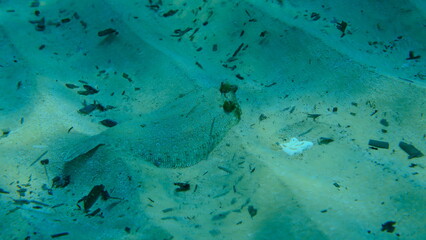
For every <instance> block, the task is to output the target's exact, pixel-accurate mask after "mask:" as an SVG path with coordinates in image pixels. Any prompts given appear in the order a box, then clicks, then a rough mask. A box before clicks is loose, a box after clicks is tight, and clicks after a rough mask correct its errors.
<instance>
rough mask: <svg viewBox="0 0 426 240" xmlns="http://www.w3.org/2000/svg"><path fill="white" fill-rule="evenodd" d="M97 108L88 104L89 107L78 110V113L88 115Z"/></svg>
mask: <svg viewBox="0 0 426 240" xmlns="http://www.w3.org/2000/svg"><path fill="white" fill-rule="evenodd" d="M97 107H98V105H97V104H89V105H87V106H85V107H84V108H82V109H80V110H78V112H79V113H81V114H89V113H91V112H93V111H94V110H95V109H96V108H97Z"/></svg>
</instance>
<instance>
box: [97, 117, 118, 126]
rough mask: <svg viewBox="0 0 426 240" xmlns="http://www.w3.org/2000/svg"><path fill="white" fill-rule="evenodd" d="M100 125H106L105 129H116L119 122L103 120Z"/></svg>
mask: <svg viewBox="0 0 426 240" xmlns="http://www.w3.org/2000/svg"><path fill="white" fill-rule="evenodd" d="M100 123H101V124H102V125H104V126H105V127H114V126H115V125H117V122H116V121H113V120H111V119H105V120H102V121H100Z"/></svg>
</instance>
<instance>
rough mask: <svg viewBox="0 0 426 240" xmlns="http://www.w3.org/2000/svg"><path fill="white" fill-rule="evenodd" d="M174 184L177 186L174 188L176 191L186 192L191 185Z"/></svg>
mask: <svg viewBox="0 0 426 240" xmlns="http://www.w3.org/2000/svg"><path fill="white" fill-rule="evenodd" d="M174 185H175V186H178V188H176V189H175V191H176V192H186V191H188V190H190V189H191V185H190V184H189V183H180V182H177V183H174Z"/></svg>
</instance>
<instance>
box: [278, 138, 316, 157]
mask: <svg viewBox="0 0 426 240" xmlns="http://www.w3.org/2000/svg"><path fill="white" fill-rule="evenodd" d="M313 145H314V144H313V143H312V142H308V141H299V140H297V138H292V139H291V140H290V142H287V143H280V146H281V148H282V149H283V151H284V152H285V153H287V154H288V155H290V156H293V155H295V154H299V153H302V152H303V151H305V150H306V149H309V148H310V147H312V146H313Z"/></svg>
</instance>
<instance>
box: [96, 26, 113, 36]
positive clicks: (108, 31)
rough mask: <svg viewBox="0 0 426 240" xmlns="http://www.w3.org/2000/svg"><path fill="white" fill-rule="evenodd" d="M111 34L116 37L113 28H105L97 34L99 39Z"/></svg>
mask: <svg viewBox="0 0 426 240" xmlns="http://www.w3.org/2000/svg"><path fill="white" fill-rule="evenodd" d="M111 34H115V35H117V34H118V32H117V30H115V29H113V28H107V29H104V30H102V31H99V32H98V36H99V37H104V36H108V35H111Z"/></svg>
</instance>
